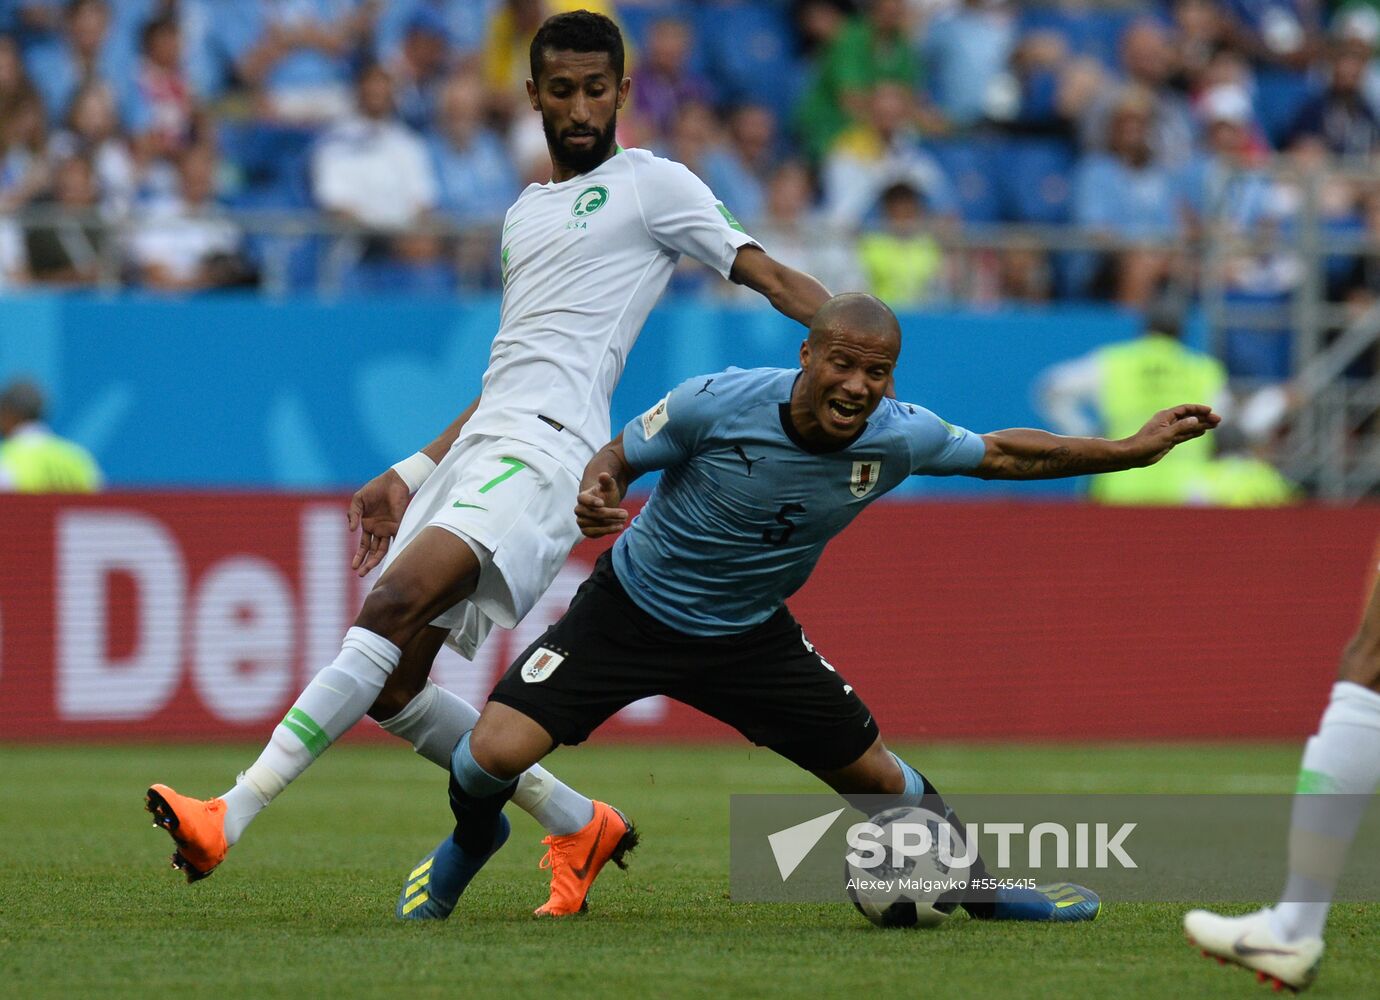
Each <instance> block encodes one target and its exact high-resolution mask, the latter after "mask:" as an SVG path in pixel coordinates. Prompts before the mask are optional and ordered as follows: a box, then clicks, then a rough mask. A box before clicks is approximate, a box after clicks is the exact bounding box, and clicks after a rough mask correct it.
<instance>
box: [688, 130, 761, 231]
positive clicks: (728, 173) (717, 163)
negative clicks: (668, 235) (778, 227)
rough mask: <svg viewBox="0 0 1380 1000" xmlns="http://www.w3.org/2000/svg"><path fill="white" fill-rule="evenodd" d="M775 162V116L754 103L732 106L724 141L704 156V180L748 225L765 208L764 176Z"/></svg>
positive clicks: (756, 218)
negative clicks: (726, 140) (733, 107)
mask: <svg viewBox="0 0 1380 1000" xmlns="http://www.w3.org/2000/svg"><path fill="white" fill-rule="evenodd" d="M775 162H776V116H775V115H773V114H772V113H771V111H770V110H769V109H768V108H764V107H762V106H761V105H758V104H744V105H741V106H740V107H738V108H735V109H734V110H733V112H732V113H731V114H730V115H729V118H728V142H727V143H725V144H724V145H722V146H718V147H716V148H714V149H713V150H712V151H710V152H709V153H708V154H707V155H706V156H705V159H704V170H705V177H704V180H705V183H707V184H708V185H709V189H710V190H711V191H713V192H714V193H715V194H716V195H717V196H718V197H719V198H720V199H721V200H722V201H723V203H724V204H725V205H727V206H728V207H729V208H730V209H731V210H732V211H733V214H734V215H735V216H737V217H738V218H739V219H740V220H742V222H743V223H744V224H747V225H751V224H753V223H756V222H757V221H758V220H759V219H761V218H762V215H763V213H764V212H765V210H766V201H767V192H766V188H767V178H768V177H769V176H770V174H771V170H772V167H773V166H774V164H775Z"/></svg>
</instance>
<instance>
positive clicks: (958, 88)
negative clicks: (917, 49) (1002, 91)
mask: <svg viewBox="0 0 1380 1000" xmlns="http://www.w3.org/2000/svg"><path fill="white" fill-rule="evenodd" d="M1015 44H1016V21H1015V17H1014V16H1013V15H1012V13H1011V10H1010V5H1009V4H1007V3H1006V0H962V2H961V3H959V4H957V5H955V6H954V7H953V8H951V9H950V10H947V11H943V12H941V13H939V14H938V15H936V16H935V17H934V19H933V20H932V21H931V22H930V25H929V28H928V31H927V32H926V34H925V37H924V41H923V43H922V52H923V53H924V57H925V69H926V74H927V76H928V77H929V78H930V87H931V91H932V93H933V95H934V100H935V104H936V105H937V106H938V109H939V111H940V112H941V113H942V114H943V115H944V117H945V118H946V119H947V120H948V121H949V122H951V123H952V124H954V125H955V126H958V127H959V128H966V127H968V126H971V125H975V124H977V123H978V122H979V121H981V120H982V119H983V118H984V117H985V116H986V115H987V110H988V102H989V101H990V100H991V98H992V91H993V87H994V85H996V84H997V81H998V80H999V79H1000V77H1001V76H1002V74H1003V72H1004V71H1005V70H1006V64H1007V60H1008V59H1010V57H1011V52H1012V50H1013V49H1014V48H1015Z"/></svg>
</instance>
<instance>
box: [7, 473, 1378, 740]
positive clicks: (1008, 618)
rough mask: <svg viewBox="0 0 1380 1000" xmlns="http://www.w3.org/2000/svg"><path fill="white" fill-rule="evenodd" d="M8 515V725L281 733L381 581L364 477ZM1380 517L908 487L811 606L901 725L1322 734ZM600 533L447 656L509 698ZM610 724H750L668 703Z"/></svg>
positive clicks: (864, 686) (642, 730)
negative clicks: (363, 550)
mask: <svg viewBox="0 0 1380 1000" xmlns="http://www.w3.org/2000/svg"><path fill="white" fill-rule="evenodd" d="M0 515H3V523H4V524H6V525H7V526H8V527H9V529H10V537H9V538H8V539H7V540H6V542H5V544H4V545H3V547H0V740H3V741H40V740H42V741H58V740H76V739H99V740H114V739H140V740H185V741H218V740H232V739H233V740H244V739H257V738H260V737H263V736H265V735H266V734H267V732H268V731H269V729H270V728H271V726H272V725H273V723H275V722H276V721H277V720H278V719H279V718H281V717H282V715H283V713H284V712H285V711H286V709H287V708H288V706H289V705H290V704H291V703H292V700H293V698H294V697H295V696H296V694H297V692H298V691H299V690H300V688H301V687H302V685H303V684H304V683H305V681H306V680H307V679H308V678H309V677H310V676H311V675H312V674H313V673H315V672H316V671H317V670H319V669H320V668H321V667H322V666H324V665H325V664H326V663H328V662H330V660H331V659H332V658H333V657H334V655H335V652H336V650H337V649H338V648H339V643H340V638H341V636H342V634H343V631H344V629H345V628H346V627H347V626H348V624H349V623H350V620H351V618H352V616H353V613H354V610H355V609H356V608H357V607H358V606H359V602H360V601H361V600H362V595H363V593H364V588H367V586H368V582H367V581H365V582H363V583H361V582H359V581H356V580H355V578H354V577H353V576H352V575H351V574H350V573H349V567H348V558H349V552H350V549H351V539H350V536H349V535H348V533H347V531H346V529H345V517H344V501H343V500H342V499H341V498H339V497H333V496H286V495H281V494H273V495H255V494H217V495H205V494H198V495H166V494H157V495H143V494H111V495H106V496H100V497H92V498H77V499H70V498H52V497H35V498H25V497H6V498H3V499H0ZM1378 529H1380V511H1376V510H1375V509H1373V508H1349V509H1333V508H1322V507H1305V508H1297V509H1290V510H1275V511H1217V510H1111V509H1101V508H1095V507H1088V506H1074V505H1062V504H1057V505H1056V504H1049V505H1046V504H953V503H894V504H889V503H883V504H878V505H877V506H875V507H873V508H872V509H871V510H870V511H868V513H867V514H866V515H864V516H863V517H862V518H861V519H860V520H859V522H858V523H857V524H855V525H854V526H853V527H851V528H850V529H849V530H848V532H847V533H846V534H845V535H844V536H843V537H841V538H839V539H838V540H837V541H835V542H834V544H833V545H832V546H831V547H830V549H829V550H828V551H827V552H826V553H825V555H824V558H823V559H822V560H821V562H820V565H819V568H818V569H817V571H816V572H815V575H814V578H813V579H812V580H811V581H810V583H809V584H808V585H807V586H806V587H805V589H804V590H802V591H801V593H799V594H798V595H796V596H795V598H793V599H792V601H791V602H790V603H791V606H792V608H793V610H794V611H795V613H796V616H797V617H798V618H799V619H800V621H801V622H802V624H804V626H805V629H806V632H807V633H808V635H809V637H810V639H811V640H812V641H813V642H814V643H815V644H816V645H817V646H818V647H819V648H820V650H821V652H823V653H824V655H825V656H826V657H827V658H828V659H829V660H830V662H832V663H833V664H834V665H835V666H837V667H838V669H839V671H840V673H842V674H843V675H844V676H845V677H847V679H848V680H849V682H850V683H852V684H853V685H854V686H855V687H856V688H857V690H858V691H859V693H860V694H862V696H863V697H864V699H865V700H866V701H867V702H868V704H869V705H870V706H871V708H872V710H873V712H874V713H875V715H876V716H877V718H878V719H879V721H880V722H881V724H882V728H883V731H884V733H886V734H887V735H888V736H890V737H892V738H894V739H901V738H905V739H921V740H929V739H1021V740H1028V739H1098V740H1104V739H1172V738H1198V739H1213V738H1242V737H1250V738H1298V737H1301V736H1303V735H1306V734H1307V733H1309V732H1311V731H1312V729H1313V727H1314V726H1315V725H1316V722H1317V718H1318V713H1319V711H1320V710H1321V708H1322V706H1323V703H1324V700H1325V696H1326V691H1327V689H1328V687H1329V685H1330V684H1331V680H1332V677H1333V673H1334V671H1335V667H1336V662H1337V658H1338V653H1339V652H1340V650H1341V647H1342V645H1343V643H1344V642H1345V640H1346V638H1347V636H1348V634H1349V633H1350V631H1351V629H1353V628H1354V627H1355V624H1356V621H1357V618H1358V616H1359V612H1360V608H1361V605H1362V602H1363V598H1364V593H1363V591H1364V588H1365V586H1366V585H1367V583H1368V581H1369V579H1370V578H1371V577H1372V575H1373V564H1374V559H1375V551H1376V538H1377V531H1378ZM597 551H598V549H597V548H595V547H593V546H589V547H581V548H580V549H578V550H577V551H576V553H575V554H574V556H573V557H572V559H571V561H570V563H569V564H568V565H567V566H566V568H565V570H564V571H563V572H562V574H561V576H560V578H559V579H558V580H557V581H556V584H555V585H554V586H553V587H552V589H551V590H550V591H549V592H548V593H547V595H546V597H545V598H543V600H542V602H541V603H540V604H539V605H538V606H537V608H536V609H535V610H534V611H533V613H532V614H531V615H530V616H529V617H528V618H527V620H526V621H524V622H523V623H522V624H521V625H520V626H519V627H518V628H517V629H515V630H514V631H512V632H496V633H495V634H494V636H493V637H491V638H490V640H489V642H488V643H487V644H486V645H485V647H484V648H483V649H482V650H481V651H480V654H479V656H478V658H477V659H476V661H475V662H474V663H470V662H468V661H465V660H462V659H460V658H459V657H457V656H454V655H453V654H451V653H449V652H446V653H443V654H442V657H441V658H440V659H439V660H438V663H437V668H436V673H435V677H436V679H437V680H438V681H439V682H440V683H443V684H445V685H446V686H448V687H451V688H453V689H455V690H457V691H458V692H459V693H461V694H462V695H463V696H465V697H467V698H470V699H471V700H474V701H482V699H483V697H484V695H485V694H486V693H487V692H488V690H489V687H490V685H491V684H492V682H493V680H494V679H495V677H496V676H497V675H498V673H499V672H501V670H502V669H503V668H504V667H505V666H506V665H507V663H508V661H509V659H510V658H511V657H513V656H515V655H516V654H517V653H518V652H519V651H520V650H522V649H523V648H524V647H525V646H526V645H527V644H528V643H529V642H531V641H532V640H533V639H534V638H535V637H536V636H537V635H539V634H540V632H541V631H542V629H544V628H545V626H546V625H547V624H548V623H549V622H551V621H552V620H554V619H555V617H557V616H558V615H559V614H560V613H561V611H562V610H563V609H564V607H565V605H566V603H567V602H568V601H569V598H570V595H571V594H572V593H573V592H574V589H575V587H576V586H578V584H579V582H580V581H581V580H582V579H583V577H584V575H585V573H586V572H587V570H588V568H589V565H590V563H591V562H592V560H593V558H594V556H595V554H596V553H597ZM357 733H358V738H379V737H381V736H382V733H381V732H380V731H379V730H377V728H376V727H374V726H373V725H372V724H371V723H365V724H364V725H363V726H361V727H359V728H358V730H357ZM600 735H601V737H602V738H623V739H627V738H634V739H660V738H672V739H703V738H725V737H729V736H730V735H731V734H729V733H728V732H727V731H726V730H725V729H723V727H721V726H719V725H718V724H716V723H713V722H711V721H710V720H707V719H705V718H704V717H703V716H700V715H698V714H697V713H696V712H694V711H692V710H690V709H688V708H685V707H684V706H681V705H678V704H673V703H669V702H666V701H664V700H661V699H654V700H651V701H649V702H643V703H639V704H638V705H635V706H631V707H630V708H629V709H628V710H626V711H625V712H624V713H623V714H622V715H620V716H619V717H618V718H617V719H615V720H614V721H613V722H612V723H610V724H609V726H608V727H606V729H605V730H604V731H603V732H602V733H601V734H600ZM596 738H600V737H596Z"/></svg>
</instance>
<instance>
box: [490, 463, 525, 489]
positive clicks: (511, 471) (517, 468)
mask: <svg viewBox="0 0 1380 1000" xmlns="http://www.w3.org/2000/svg"><path fill="white" fill-rule="evenodd" d="M499 461H500V462H501V463H503V464H504V465H506V466H508V471H506V472H500V473H499V474H498V475H496V476H494V477H493V478H492V479H490V480H489V481H488V482H487V483H485V484H484V485H483V486H481V487H479V492H480V493H488V492H489V490H491V489H493V488H494V487H495V486H497V485H498V484H499V483H502V482H505V481H506V480H508V479H511V478H512V477H513V476H515V475H517V474H518V473H519V472H521V471H522V470H523V469H525V468H527V463H526V462H519V461H518V460H517V459H516V458H508V457H506V456H505V457H503V458H500V459H499Z"/></svg>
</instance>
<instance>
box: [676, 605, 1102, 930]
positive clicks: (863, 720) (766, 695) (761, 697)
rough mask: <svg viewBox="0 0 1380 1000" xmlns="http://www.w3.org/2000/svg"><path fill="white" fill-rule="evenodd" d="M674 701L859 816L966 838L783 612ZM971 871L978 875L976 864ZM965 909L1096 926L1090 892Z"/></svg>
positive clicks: (984, 897)
mask: <svg viewBox="0 0 1380 1000" xmlns="http://www.w3.org/2000/svg"><path fill="white" fill-rule="evenodd" d="M674 694H675V696H676V697H678V698H680V699H681V700H682V701H685V702H687V703H688V704H691V705H693V706H694V707H695V708H698V709H699V710H700V711H702V712H705V713H706V714H708V715H711V716H713V717H714V718H716V719H719V720H720V721H722V722H726V723H727V724H728V725H730V726H733V727H734V728H735V729H737V730H738V731H739V732H740V733H742V734H743V735H744V736H746V737H747V738H748V739H750V740H752V742H754V743H756V744H758V745H760V746H766V747H769V748H770V749H772V750H773V751H775V752H776V753H778V754H780V755H781V756H783V757H785V758H786V759H787V760H789V761H791V762H792V763H794V764H796V765H797V766H799V767H801V768H804V769H805V770H807V771H809V772H811V773H812V774H814V775H816V776H817V777H819V778H820V779H821V780H823V781H824V782H825V783H826V784H828V785H829V786H830V787H831V788H833V789H834V790H835V791H837V792H839V793H840V794H841V795H843V796H844V798H846V799H849V800H850V801H855V804H857V805H859V808H862V809H863V810H864V811H871V812H874V813H875V812H877V811H879V810H878V805H879V803H878V800H877V798H876V796H883V797H885V798H884V801H885V802H886V805H885V808H894V807H898V806H915V807H919V808H923V809H928V810H930V811H932V812H934V813H937V814H938V815H940V816H943V817H945V818H946V819H948V820H949V822H950V823H951V824H952V826H953V828H954V830H955V831H956V832H957V833H959V834H960V835H961V834H962V833H963V831H964V827H963V825H962V823H961V822H960V821H959V819H958V817H957V816H956V815H954V812H953V810H952V809H951V808H950V807H949V805H948V803H946V802H945V801H944V798H943V796H941V795H940V794H939V792H938V790H937V789H936V788H935V787H934V785H932V784H931V783H930V782H929V781H928V780H927V779H926V778H925V776H924V775H922V774H921V773H920V772H919V771H917V770H916V769H915V768H913V767H911V766H910V765H909V764H908V763H906V762H905V761H904V760H902V759H901V758H900V757H899V756H897V755H896V754H894V753H892V752H891V751H890V750H888V749H887V748H886V745H885V744H884V743H883V742H882V740H881V734H880V733H879V731H878V729H877V724H876V722H875V720H874V719H873V716H872V712H871V710H870V709H868V707H867V705H866V704H864V703H863V701H862V699H861V698H860V697H858V694H857V692H856V691H854V690H853V686H852V685H851V684H848V683H847V682H846V681H845V680H844V679H843V677H841V676H840V675H839V673H838V671H837V670H835V668H834V667H833V665H832V664H830V663H829V661H828V660H826V659H824V657H823V656H821V655H820V653H819V651H818V650H816V649H815V647H814V645H813V644H812V643H810V642H809V640H808V639H806V638H805V635H804V633H803V632H802V631H801V629H800V626H799V624H798V623H797V622H796V621H795V619H794V618H793V617H792V616H791V614H790V612H789V611H788V610H786V609H785V608H782V609H781V610H780V611H778V612H777V613H776V615H774V616H773V617H772V618H771V619H769V620H768V621H766V622H763V623H762V624H761V625H759V626H757V627H756V628H755V629H752V630H751V631H750V632H747V633H744V634H741V635H737V636H733V637H732V642H731V644H728V645H726V647H725V648H724V650H723V653H722V656H721V657H719V658H717V659H716V661H715V662H714V664H713V666H712V668H709V669H704V670H701V671H700V672H698V673H697V674H696V676H695V677H694V679H693V682H692V684H691V685H690V686H687V687H686V688H685V689H683V690H681V691H677V692H674ZM859 797H861V798H862V801H861V802H859V801H857V799H858V798H859ZM972 871H973V874H974V876H976V877H981V876H983V875H985V874H986V868H985V866H984V865H983V862H982V858H981V857H977V858H976V859H975V861H974V862H973V865H972ZM963 906H964V909H966V910H967V911H968V912H969V913H970V914H971V915H972V916H974V917H979V918H985V919H986V918H990V919H997V920H1057V921H1074V920H1092V919H1095V918H1096V916H1097V914H1098V912H1099V910H1100V907H1101V903H1100V902H1099V900H1098V898H1097V895H1096V893H1093V892H1092V891H1091V890H1088V889H1084V888H1083V887H1081V886H1072V885H1070V884H1069V883H1058V884H1056V885H1049V886H1041V887H1039V888H1037V889H1000V890H997V891H996V892H995V893H990V894H989V893H986V892H982V893H976V892H974V893H970V894H969V896H968V898H967V899H965V900H964V901H963Z"/></svg>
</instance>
